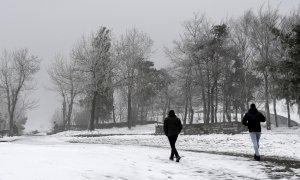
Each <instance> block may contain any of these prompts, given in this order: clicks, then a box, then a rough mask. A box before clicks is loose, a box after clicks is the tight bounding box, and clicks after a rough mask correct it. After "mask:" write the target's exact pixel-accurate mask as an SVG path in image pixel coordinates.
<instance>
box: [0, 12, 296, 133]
mask: <svg viewBox="0 0 300 180" xmlns="http://www.w3.org/2000/svg"><path fill="white" fill-rule="evenodd" d="M299 35H300V16H299V9H298V10H294V11H291V12H290V14H288V15H280V14H279V13H278V10H277V9H272V8H270V7H264V6H262V7H261V8H260V9H259V10H257V11H253V10H248V11H246V12H244V14H243V15H242V16H240V17H237V18H232V19H229V20H227V21H222V22H221V23H217V24H216V23H213V22H212V21H210V20H209V19H208V18H207V17H206V16H205V15H198V14H195V15H194V17H193V18H191V19H190V20H187V21H186V22H184V23H183V32H182V33H181V34H180V36H179V38H178V39H177V40H175V41H174V43H173V47H166V48H165V54H166V55H167V57H168V58H169V59H170V60H171V62H172V64H171V66H169V67H168V68H162V69H157V68H155V67H154V63H153V62H152V61H151V60H150V59H151V55H152V53H153V50H152V46H153V40H152V39H151V37H150V36H149V35H148V34H147V33H145V32H142V31H140V30H138V29H131V30H127V31H126V32H125V33H124V34H122V35H120V36H119V37H117V38H112V33H111V30H110V29H108V28H107V27H100V28H99V29H98V30H97V31H96V33H93V34H91V35H89V36H82V37H81V38H80V39H79V40H78V42H77V43H76V44H75V45H74V46H73V48H72V50H71V51H70V53H69V56H65V55H63V54H57V55H56V56H55V57H54V60H53V63H52V64H51V66H50V67H49V68H48V74H49V77H50V79H51V84H52V86H51V90H53V91H55V92H57V93H59V95H60V97H61V108H60V109H58V110H57V111H56V112H55V114H54V116H53V119H55V120H60V121H61V122H60V123H61V125H63V126H64V127H66V128H69V127H70V126H71V125H81V126H86V127H88V129H90V130H93V129H94V128H95V125H97V124H100V123H106V122H114V123H117V122H127V125H128V128H131V127H132V126H134V125H135V123H136V122H142V121H146V120H147V119H151V120H160V121H161V120H162V119H163V118H164V117H165V116H166V113H167V112H168V110H170V109H175V111H176V112H178V114H180V116H181V118H182V120H183V124H192V123H196V122H199V120H200V121H201V122H203V123H216V122H225V121H229V122H230V121H238V119H239V118H241V117H242V116H243V114H244V113H245V112H246V111H247V109H248V107H249V104H250V103H251V102H259V103H260V104H263V105H264V110H265V114H266V118H267V129H271V121H270V107H269V105H270V104H273V111H274V113H275V122H276V124H275V125H276V126H278V123H277V119H276V117H277V115H276V108H277V107H276V102H277V101H278V100H285V101H286V106H287V112H288V119H289V121H288V123H289V124H288V126H290V106H292V105H293V104H297V105H298V107H299V103H300V97H299V94H300V88H299V82H300V79H299V77H300V74H299V73H300V64H299V62H300V61H299V52H300V51H299V50H300V49H299V44H300V41H299V40H300V39H299V37H300V36H299ZM113 39H114V40H113ZM39 63H40V59H39V58H37V57H35V56H32V55H30V54H29V52H28V50H27V49H21V50H16V51H13V52H11V53H9V52H7V51H4V53H3V55H2V57H1V72H0V78H1V82H0V89H1V93H0V94H1V96H3V98H1V99H2V100H3V101H4V102H5V104H6V109H7V112H8V114H9V116H8V117H9V122H10V123H9V124H10V127H11V126H12V124H13V123H14V121H15V114H16V112H15V109H16V107H17V106H20V107H21V105H18V104H22V103H20V102H21V101H22V100H21V99H24V100H23V107H30V106H33V104H34V103H33V102H27V103H25V99H26V98H25V97H26V96H25V92H27V90H29V91H30V90H32V89H33V85H34V83H33V82H34V81H33V75H34V74H35V73H36V72H37V71H38V70H39ZM20 109H22V108H20ZM23 109H26V108H23ZM196 115H197V116H196ZM195 116H196V117H197V119H196V120H195ZM154 117H156V119H155V118H154ZM157 118H159V119H157ZM11 131H12V130H11Z"/></svg>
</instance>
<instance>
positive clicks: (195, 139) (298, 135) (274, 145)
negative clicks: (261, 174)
mask: <svg viewBox="0 0 300 180" xmlns="http://www.w3.org/2000/svg"><path fill="white" fill-rule="evenodd" d="M154 131H155V125H147V126H137V127H135V128H133V129H132V130H128V129H127V128H113V129H98V130H96V131H92V132H91V131H72V132H63V133H60V134H58V135H57V136H60V137H64V140H65V141H69V142H80V143H99V144H116V145H143V146H155V147H169V144H168V141H167V138H166V137H165V136H164V135H154V134H153V132H154ZM141 132H145V133H141ZM114 134H115V135H114ZM120 134H124V135H120ZM86 135H94V136H95V137H85V136H86ZM74 136H76V137H74ZM78 136H79V137H78ZM177 147H178V148H179V149H183V150H196V151H201V152H220V153H233V154H243V155H252V154H254V150H253V149H252V142H251V140H250V137H249V134H248V133H247V132H245V133H242V134H235V135H230V134H208V135H181V136H179V138H178V141H177ZM299 149H300V127H293V128H276V129H274V130H272V131H267V130H265V129H264V128H263V130H262V136H261V140H260V153H261V154H262V155H263V156H270V157H279V158H285V159H296V160H300V153H299V152H298V150H299Z"/></svg>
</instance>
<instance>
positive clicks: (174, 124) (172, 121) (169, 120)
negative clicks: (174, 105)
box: [164, 110, 182, 162]
mask: <svg viewBox="0 0 300 180" xmlns="http://www.w3.org/2000/svg"><path fill="white" fill-rule="evenodd" d="M181 130H182V124H181V121H180V119H179V118H178V117H177V116H176V115H175V112H174V110H170V111H169V114H168V117H166V118H165V120H164V132H165V135H166V136H167V137H168V139H169V142H170V146H171V156H170V160H172V161H173V160H174V155H175V157H176V162H179V160H180V159H181V157H180V156H179V154H178V152H177V150H176V147H175V143H176V140H177V138H178V135H179V133H180V132H181Z"/></svg>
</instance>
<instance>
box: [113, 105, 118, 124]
mask: <svg viewBox="0 0 300 180" xmlns="http://www.w3.org/2000/svg"><path fill="white" fill-rule="evenodd" d="M112 113H113V121H114V124H116V123H117V122H116V114H115V106H114V105H113V107H112Z"/></svg>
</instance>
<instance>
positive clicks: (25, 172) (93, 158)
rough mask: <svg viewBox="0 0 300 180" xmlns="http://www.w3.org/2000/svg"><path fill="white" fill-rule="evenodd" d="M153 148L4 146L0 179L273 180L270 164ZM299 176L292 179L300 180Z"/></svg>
mask: <svg viewBox="0 0 300 180" xmlns="http://www.w3.org/2000/svg"><path fill="white" fill-rule="evenodd" d="M180 153H181V155H183V156H184V157H183V159H182V161H181V162H180V163H176V162H171V161H169V160H168V156H169V150H168V149H161V148H153V147H140V146H129V145H128V146H118V145H102V144H70V143H65V142H63V141H61V140H59V139H58V138H55V137H48V136H44V137H43V136H42V137H26V138H23V139H21V140H19V141H14V142H12V143H0V162H1V164H0V180H16V179H23V180H33V179H37V180H40V179H43V180H47V179H49V180H50V179H51V180H52V179H63V180H68V179H70V180H77V179H80V180H81V179H101V180H102V179H129V180H132V179H133V180H134V179H137V180H141V179H143V180H144V179H176V180H178V179H269V178H270V172H268V169H270V168H269V167H267V166H266V163H262V162H255V161H252V160H249V159H247V158H241V157H230V156H224V155H212V154H206V153H194V152H187V151H181V152H180ZM297 178H299V177H297V176H296V175H294V176H293V177H292V179H297Z"/></svg>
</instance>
